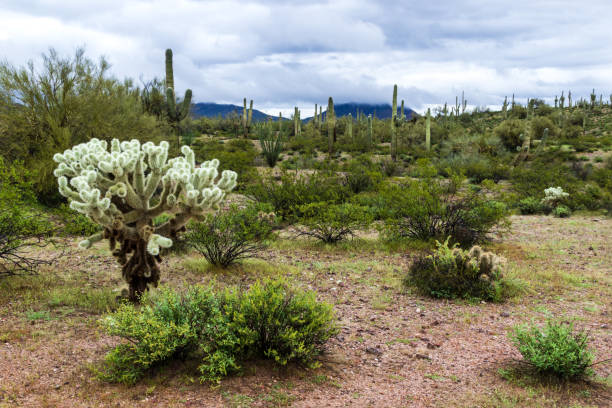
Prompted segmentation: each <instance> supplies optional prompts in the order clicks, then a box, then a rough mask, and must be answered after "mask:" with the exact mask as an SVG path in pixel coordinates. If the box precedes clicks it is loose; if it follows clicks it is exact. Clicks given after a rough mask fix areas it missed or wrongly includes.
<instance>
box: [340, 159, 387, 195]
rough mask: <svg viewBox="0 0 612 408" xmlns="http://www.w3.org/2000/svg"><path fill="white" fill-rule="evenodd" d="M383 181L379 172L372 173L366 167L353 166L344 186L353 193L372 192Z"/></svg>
mask: <svg viewBox="0 0 612 408" xmlns="http://www.w3.org/2000/svg"><path fill="white" fill-rule="evenodd" d="M381 181H382V175H381V174H380V173H379V172H376V171H371V170H368V169H367V168H365V167H364V166H352V168H351V169H350V170H349V172H348V173H347V174H346V176H345V178H344V184H345V185H346V186H347V187H348V188H349V190H351V191H352V192H353V194H359V193H361V192H362V191H371V190H373V189H375V188H376V186H377V185H378V184H379V183H380V182H381Z"/></svg>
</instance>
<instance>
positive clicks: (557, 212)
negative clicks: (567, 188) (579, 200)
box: [553, 205, 572, 218]
mask: <svg viewBox="0 0 612 408" xmlns="http://www.w3.org/2000/svg"><path fill="white" fill-rule="evenodd" d="M553 215H554V216H555V217H559V218H567V217H569V216H570V215H572V210H570V209H569V208H567V207H566V206H565V205H558V206H556V207H555V209H554V210H553Z"/></svg>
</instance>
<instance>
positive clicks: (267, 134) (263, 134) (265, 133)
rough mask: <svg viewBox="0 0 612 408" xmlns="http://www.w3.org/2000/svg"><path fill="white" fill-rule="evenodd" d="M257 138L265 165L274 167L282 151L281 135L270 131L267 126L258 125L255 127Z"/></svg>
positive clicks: (279, 132)
mask: <svg viewBox="0 0 612 408" xmlns="http://www.w3.org/2000/svg"><path fill="white" fill-rule="evenodd" d="M257 137H258V138H259V144H260V145H261V153H262V154H263V156H264V158H265V159H266V163H268V166H270V167H274V166H275V165H276V162H277V161H278V159H279V158H280V154H281V152H282V151H283V133H282V132H281V131H278V132H277V131H274V130H272V129H271V128H270V125H269V124H260V125H258V126H257Z"/></svg>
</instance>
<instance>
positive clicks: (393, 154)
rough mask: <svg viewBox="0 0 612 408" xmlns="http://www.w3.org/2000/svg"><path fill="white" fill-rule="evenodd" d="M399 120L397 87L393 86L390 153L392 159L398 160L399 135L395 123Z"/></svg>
mask: <svg viewBox="0 0 612 408" xmlns="http://www.w3.org/2000/svg"><path fill="white" fill-rule="evenodd" d="M396 120H397V85H393V103H392V105H391V146H390V150H391V151H390V153H391V159H392V160H396V158H397V135H396V129H395V122H396Z"/></svg>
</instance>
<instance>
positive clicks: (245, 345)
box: [98, 279, 337, 384]
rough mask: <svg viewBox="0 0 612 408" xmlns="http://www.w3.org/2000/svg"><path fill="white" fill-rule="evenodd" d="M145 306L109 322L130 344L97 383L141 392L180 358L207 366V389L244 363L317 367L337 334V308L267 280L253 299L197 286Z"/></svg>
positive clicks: (253, 290) (148, 299)
mask: <svg viewBox="0 0 612 408" xmlns="http://www.w3.org/2000/svg"><path fill="white" fill-rule="evenodd" d="M142 303H143V306H142V307H140V308H136V307H135V306H133V305H123V306H121V307H120V308H119V310H117V311H116V312H114V313H112V314H110V315H108V316H106V317H105V318H104V319H103V320H102V325H103V327H104V328H105V329H106V331H107V333H108V334H111V335H116V336H119V337H122V338H124V339H126V340H129V342H128V343H123V344H121V345H119V346H117V347H115V348H114V349H113V350H111V351H110V352H109V353H108V354H107V355H106V358H105V363H104V365H103V367H102V369H100V370H98V376H99V377H100V378H101V379H103V380H106V381H110V382H120V383H125V384H134V383H135V382H136V381H138V380H139V379H140V378H141V377H142V376H143V375H144V374H145V373H146V371H147V370H148V369H150V368H152V367H154V366H156V365H158V364H160V363H163V362H165V361H168V360H171V359H173V358H177V357H197V358H201V361H202V363H201V364H200V366H199V371H200V379H201V380H202V381H209V382H219V381H220V380H221V379H222V378H223V377H225V376H227V375H229V374H232V373H234V372H237V371H239V370H240V368H241V364H242V362H243V361H245V360H248V359H253V358H267V359H271V360H273V361H274V362H275V363H277V364H279V365H286V364H287V363H289V362H292V361H297V362H300V363H302V364H306V365H308V366H310V367H314V366H316V365H317V364H316V362H315V360H314V359H315V357H316V356H317V355H318V354H319V353H320V352H321V351H322V348H323V346H324V344H325V342H326V341H327V340H328V339H329V338H330V337H331V336H333V335H335V334H336V333H337V329H336V326H335V324H334V315H333V310H332V307H331V306H330V305H329V304H326V303H321V302H318V301H317V300H316V295H315V293H314V292H311V291H302V290H298V289H294V288H291V287H290V286H289V285H288V283H287V281H286V280H283V279H278V280H266V281H264V282H263V283H260V282H257V283H255V284H253V285H252V286H251V287H250V288H249V289H248V290H247V291H244V292H243V291H239V290H225V291H222V292H216V291H214V290H213V289H212V287H207V288H205V287H201V286H193V287H191V288H190V289H189V290H188V291H187V293H186V294H184V295H182V296H181V295H179V294H177V293H176V292H174V291H172V290H170V289H162V290H161V291H160V292H159V294H158V295H157V296H153V295H150V294H145V296H144V298H143V302H142Z"/></svg>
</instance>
